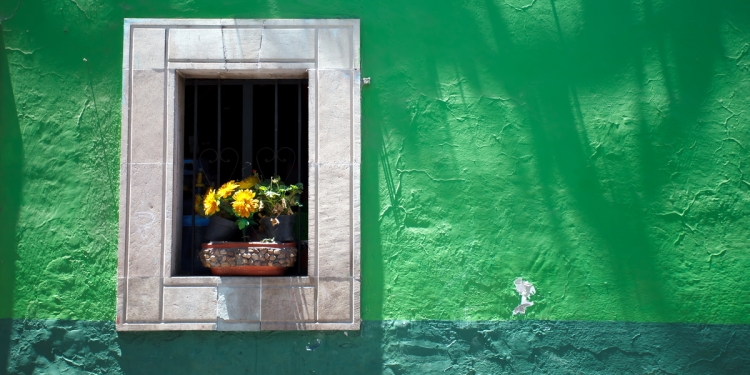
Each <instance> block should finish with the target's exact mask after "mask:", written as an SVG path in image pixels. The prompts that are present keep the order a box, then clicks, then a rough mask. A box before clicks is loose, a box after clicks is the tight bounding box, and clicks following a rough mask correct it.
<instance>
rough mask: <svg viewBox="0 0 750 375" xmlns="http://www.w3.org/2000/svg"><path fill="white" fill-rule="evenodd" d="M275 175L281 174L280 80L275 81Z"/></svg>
mask: <svg viewBox="0 0 750 375" xmlns="http://www.w3.org/2000/svg"><path fill="white" fill-rule="evenodd" d="M273 154H274V158H273V175H274V176H276V175H277V174H279V171H278V167H279V80H277V79H275V80H273Z"/></svg>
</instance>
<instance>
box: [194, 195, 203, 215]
mask: <svg viewBox="0 0 750 375" xmlns="http://www.w3.org/2000/svg"><path fill="white" fill-rule="evenodd" d="M202 205H203V196H202V195H200V194H195V202H194V203H193V209H194V210H195V212H196V213H198V215H201V216H203V209H201V206H202Z"/></svg>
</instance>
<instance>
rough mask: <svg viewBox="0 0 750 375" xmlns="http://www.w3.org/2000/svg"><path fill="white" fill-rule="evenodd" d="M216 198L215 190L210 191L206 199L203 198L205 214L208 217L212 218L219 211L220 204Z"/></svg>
mask: <svg viewBox="0 0 750 375" xmlns="http://www.w3.org/2000/svg"><path fill="white" fill-rule="evenodd" d="M216 198H217V195H216V191H215V190H214V189H208V192H207V193H206V197H205V198H203V212H204V213H205V214H206V216H211V215H213V214H215V213H216V212H217V211H219V202H218V200H217V199H216Z"/></svg>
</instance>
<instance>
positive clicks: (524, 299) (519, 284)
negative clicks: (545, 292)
mask: <svg viewBox="0 0 750 375" xmlns="http://www.w3.org/2000/svg"><path fill="white" fill-rule="evenodd" d="M513 284H515V286H516V292H518V294H520V295H521V303H520V304H519V305H518V306H516V308H515V309H513V315H516V314H526V308H527V307H530V306H534V302H531V301H529V296H533V295H534V294H536V288H534V285H532V284H531V283H530V282H528V281H525V280H524V279H522V278H520V277H519V278H517V279H515V280H514V281H513Z"/></svg>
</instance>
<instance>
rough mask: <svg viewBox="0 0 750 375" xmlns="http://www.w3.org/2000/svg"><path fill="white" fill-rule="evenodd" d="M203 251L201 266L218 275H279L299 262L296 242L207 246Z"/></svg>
mask: <svg viewBox="0 0 750 375" xmlns="http://www.w3.org/2000/svg"><path fill="white" fill-rule="evenodd" d="M201 248H202V250H201V255H200V258H201V263H203V265H204V266H206V267H207V268H209V269H210V270H211V273H212V274H213V275H216V276H280V275H283V274H284V273H285V272H286V270H287V268H289V267H292V266H293V265H294V262H295V261H296V260H297V245H296V244H295V243H294V242H287V243H262V242H222V243H204V244H203V245H202V246H201Z"/></svg>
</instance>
